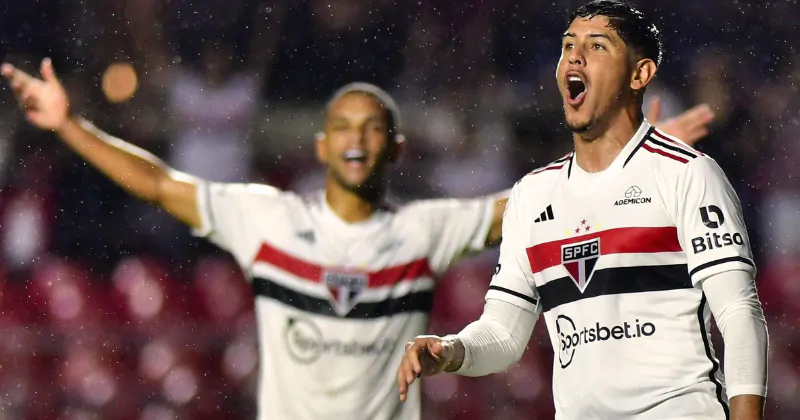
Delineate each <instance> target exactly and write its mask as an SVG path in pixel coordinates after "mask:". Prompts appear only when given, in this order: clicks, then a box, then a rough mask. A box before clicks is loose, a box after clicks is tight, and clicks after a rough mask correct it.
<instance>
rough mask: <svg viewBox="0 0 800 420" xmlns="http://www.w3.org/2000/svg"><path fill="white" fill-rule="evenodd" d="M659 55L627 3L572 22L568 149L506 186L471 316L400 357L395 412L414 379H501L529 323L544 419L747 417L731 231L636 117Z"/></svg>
mask: <svg viewBox="0 0 800 420" xmlns="http://www.w3.org/2000/svg"><path fill="white" fill-rule="evenodd" d="M661 55H662V51H661V41H660V32H659V30H658V29H657V28H656V26H655V25H653V24H652V23H651V22H650V21H649V20H648V19H647V18H646V17H645V16H644V15H643V14H642V13H641V12H639V11H637V10H636V9H634V8H632V7H631V6H629V5H626V4H624V3H622V2H618V1H615V0H597V1H593V2H591V3H588V4H586V5H584V6H582V7H580V8H578V9H577V11H576V12H575V13H574V14H573V15H572V18H571V19H570V23H569V27H568V29H567V31H566V32H565V33H564V34H563V43H562V52H561V59H560V62H559V65H558V69H557V72H556V78H557V83H558V87H559V89H560V92H561V94H562V96H563V101H564V110H565V113H566V121H567V125H568V126H569V128H570V129H571V130H572V132H573V141H574V151H573V152H572V153H570V154H568V155H567V156H565V157H563V158H562V159H559V160H557V161H555V162H553V163H551V164H549V165H547V166H544V167H542V168H540V169H538V170H535V171H533V172H531V173H530V174H528V175H527V176H525V177H524V178H523V179H522V180H521V181H519V182H518V183H517V184H516V185H515V186H514V188H513V189H512V192H511V196H510V199H509V202H508V208H507V211H506V214H505V220H504V222H503V241H502V244H501V245H500V260H499V264H498V266H497V269H496V274H495V275H494V278H493V279H492V282H491V285H490V286H489V290H488V292H487V294H486V305H485V310H484V313H483V315H482V316H481V318H480V319H479V320H477V321H475V322H473V323H472V324H470V325H468V326H467V327H466V328H465V329H464V330H463V331H461V332H460V333H458V334H456V335H451V336H447V337H444V338H440V337H434V336H421V337H418V338H416V339H415V340H414V341H413V342H410V343H408V344H407V350H406V354H405V356H404V358H403V360H402V362H401V365H400V367H399V369H398V373H397V380H398V384H399V390H400V398H401V399H405V398H407V396H408V395H409V394H408V392H409V385H411V384H412V383H413V382H414V381H415V378H417V377H420V376H429V375H433V374H437V373H439V372H442V371H445V372H456V373H458V374H462V375H467V376H479V375H487V374H490V373H494V372H501V371H504V370H505V369H507V368H508V367H509V366H510V365H511V364H512V363H514V362H516V361H517V360H518V359H519V358H520V356H521V355H522V353H523V351H524V349H525V347H526V345H527V342H528V340H529V339H530V335H531V331H532V329H533V327H534V324H535V322H536V320H537V318H538V317H539V314H541V313H544V317H545V321H546V323H547V329H548V332H549V335H550V340H551V342H552V345H553V349H554V353H555V355H554V366H553V371H554V373H553V397H554V400H555V407H556V418H559V419H587V418H609V419H611V418H613V419H619V418H636V419H645V418H646V419H656V418H657V419H725V418H735V419H759V418H761V416H762V413H763V405H764V396H765V394H766V378H767V366H766V360H767V342H768V340H767V329H766V322H765V320H764V316H763V313H762V309H761V304H760V302H759V299H758V296H757V293H756V288H755V284H754V276H755V271H756V270H755V266H754V263H753V260H752V256H751V251H750V245H749V242H748V236H747V229H746V227H745V224H744V221H743V218H742V212H741V208H740V204H739V200H738V197H737V196H736V193H735V192H734V191H733V189H732V187H731V185H730V184H729V182H728V180H727V178H726V176H725V174H724V173H723V172H722V170H721V169H720V167H719V166H717V164H716V162H715V161H714V160H713V159H711V158H709V157H708V156H705V155H703V154H702V153H699V152H698V151H696V150H695V149H693V148H691V147H689V146H688V145H687V144H685V143H684V142H682V141H681V140H679V139H677V138H675V137H672V136H669V135H666V134H665V133H664V132H662V131H661V130H658V129H656V128H654V127H653V126H651V125H650V124H649V123H648V122H647V121H646V120H645V119H644V118H643V116H642V111H641V109H642V95H643V94H644V91H645V88H646V87H647V85H648V83H650V81H652V79H653V77H654V76H655V74H656V70H657V68H658V65H659V64H660V62H661ZM711 314H713V316H714V318H715V320H716V323H717V325H718V326H719V329H720V331H721V333H722V336H723V339H724V343H725V374H726V375H725V376H726V378H725V379H726V380H727V386H726V385H725V383H724V382H723V375H722V372H721V371H720V366H719V362H718V361H717V359H716V358H715V356H714V351H713V349H712V348H711V345H710V341H709V326H710V318H711Z"/></svg>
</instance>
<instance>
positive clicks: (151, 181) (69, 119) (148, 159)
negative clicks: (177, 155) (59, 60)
mask: <svg viewBox="0 0 800 420" xmlns="http://www.w3.org/2000/svg"><path fill="white" fill-rule="evenodd" d="M2 73H3V76H5V77H6V78H7V79H8V81H9V83H10V84H11V88H12V89H13V91H14V94H15V96H16V97H17V100H18V101H19V103H20V105H21V106H22V108H23V109H24V111H25V116H26V117H27V119H28V121H29V122H31V123H32V124H33V125H35V126H36V127H39V128H41V129H44V130H51V131H54V132H55V133H56V134H58V136H59V137H60V138H61V139H62V140H63V141H64V143H66V144H67V146H69V147H70V148H71V149H72V150H74V151H75V152H77V153H78V154H79V155H81V156H82V157H83V158H84V159H86V161H87V162H89V163H90V164H91V165H92V166H94V167H96V168H97V169H99V170H100V171H102V172H103V173H104V174H105V175H106V176H108V177H109V178H111V179H112V180H113V181H114V182H115V183H117V184H118V185H119V186H120V187H122V188H123V189H125V190H126V191H128V192H129V193H131V194H133V195H135V196H136V197H139V198H141V199H143V200H147V201H149V202H153V203H156V204H158V205H159V206H161V207H162V208H163V209H165V210H167V211H168V212H170V213H171V214H172V215H173V216H175V217H176V218H178V219H179V220H181V221H183V222H185V223H186V224H188V225H190V226H192V227H200V225H201V220H200V213H199V211H198V203H197V198H196V196H197V194H196V191H197V186H196V182H195V180H194V179H193V178H192V177H191V176H189V175H186V174H183V173H180V172H177V171H175V170H172V169H171V168H169V167H168V166H167V165H166V164H165V163H164V162H163V161H161V160H160V159H158V158H157V157H155V156H154V155H152V154H151V153H148V152H146V151H145V150H142V149H140V148H138V147H136V146H134V145H132V144H130V143H126V142H124V141H122V140H120V139H118V138H115V137H113V136H111V135H109V134H107V133H104V132H102V131H100V130H99V129H97V128H96V127H94V126H93V125H92V124H91V123H89V122H88V121H85V120H83V119H82V118H80V117H76V116H73V115H72V114H70V109H69V98H68V97H67V94H66V91H65V90H64V87H63V86H62V85H61V83H60V82H59V81H58V78H57V77H56V74H55V71H54V70H53V64H52V62H51V61H50V60H49V59H45V60H44V61H42V67H41V73H42V79H38V78H35V77H32V76H31V75H29V74H27V73H25V72H23V71H21V70H19V69H16V68H14V66H12V65H11V64H3V66H2Z"/></svg>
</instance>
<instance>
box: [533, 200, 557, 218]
mask: <svg viewBox="0 0 800 420" xmlns="http://www.w3.org/2000/svg"><path fill="white" fill-rule="evenodd" d="M554 218H555V216H553V206H552V205H549V204H548V205H547V208H546V209H545V210H544V211H543V212H542V214H540V215H539V217H537V218H536V220H534V221H533V223H539V222H546V221H548V220H553V219H554Z"/></svg>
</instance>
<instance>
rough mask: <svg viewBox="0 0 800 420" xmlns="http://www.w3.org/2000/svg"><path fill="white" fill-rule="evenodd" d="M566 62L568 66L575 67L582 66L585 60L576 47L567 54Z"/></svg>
mask: <svg viewBox="0 0 800 420" xmlns="http://www.w3.org/2000/svg"><path fill="white" fill-rule="evenodd" d="M567 60H568V61H569V64H571V65H575V66H582V65H583V64H584V63H585V62H586V60H585V59H584V57H583V51H582V50H581V48H580V47H578V46H577V45H575V46H573V47H572V49H571V50H569V52H568V53H567Z"/></svg>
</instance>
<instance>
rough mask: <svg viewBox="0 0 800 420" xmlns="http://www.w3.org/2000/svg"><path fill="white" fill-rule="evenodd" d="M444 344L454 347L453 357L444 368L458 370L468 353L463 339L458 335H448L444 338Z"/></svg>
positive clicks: (447, 370) (450, 370)
mask: <svg viewBox="0 0 800 420" xmlns="http://www.w3.org/2000/svg"><path fill="white" fill-rule="evenodd" d="M442 345H443V346H449V347H450V348H451V349H452V350H451V351H452V353H451V354H452V357H451V358H450V360H449V361H447V364H445V366H444V368H443V369H442V370H443V371H445V372H456V371H458V370H459V369H461V366H462V365H463V364H464V358H465V355H466V349H465V348H464V343H462V342H461V339H459V338H458V336H456V335H448V336H446V337H444V338H442Z"/></svg>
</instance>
